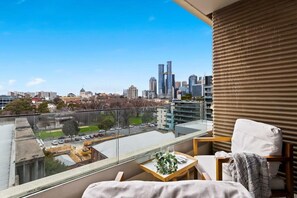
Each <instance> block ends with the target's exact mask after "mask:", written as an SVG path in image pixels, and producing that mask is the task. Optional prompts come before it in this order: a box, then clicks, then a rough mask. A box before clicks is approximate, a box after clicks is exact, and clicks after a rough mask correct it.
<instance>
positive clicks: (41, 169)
mask: <svg viewBox="0 0 297 198" xmlns="http://www.w3.org/2000/svg"><path fill="white" fill-rule="evenodd" d="M39 171H40V172H39V178H42V177H45V170H44V159H42V160H40V161H39Z"/></svg>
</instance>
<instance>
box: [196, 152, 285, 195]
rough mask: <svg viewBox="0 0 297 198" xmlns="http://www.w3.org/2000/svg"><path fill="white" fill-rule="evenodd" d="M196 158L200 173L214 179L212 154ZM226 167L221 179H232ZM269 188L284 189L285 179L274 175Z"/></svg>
mask: <svg viewBox="0 0 297 198" xmlns="http://www.w3.org/2000/svg"><path fill="white" fill-rule="evenodd" d="M195 158H196V159H197V160H198V163H197V165H196V168H197V170H198V171H199V172H200V173H202V172H205V173H207V174H208V175H209V177H210V178H211V180H216V158H215V156H214V155H198V156H195ZM223 166H227V164H223ZM226 171H227V168H224V167H223V181H232V177H231V176H230V173H226ZM270 186H271V190H284V189H285V181H284V180H283V179H282V178H281V177H279V176H275V177H273V178H272V179H271V182H270Z"/></svg>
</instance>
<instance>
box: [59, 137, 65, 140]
mask: <svg viewBox="0 0 297 198" xmlns="http://www.w3.org/2000/svg"><path fill="white" fill-rule="evenodd" d="M65 138H66V137H64V136H61V137H59V138H58V139H59V140H63V139H65Z"/></svg>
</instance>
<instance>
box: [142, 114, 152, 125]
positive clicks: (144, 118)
mask: <svg viewBox="0 0 297 198" xmlns="http://www.w3.org/2000/svg"><path fill="white" fill-rule="evenodd" d="M141 119H142V122H144V123H147V122H151V121H152V120H153V119H154V116H153V113H152V112H149V111H145V112H144V113H143V115H142V118H141Z"/></svg>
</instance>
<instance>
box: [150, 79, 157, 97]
mask: <svg viewBox="0 0 297 198" xmlns="http://www.w3.org/2000/svg"><path fill="white" fill-rule="evenodd" d="M149 90H150V91H153V92H154V93H155V94H157V80H156V78H154V77H151V78H150V81H149Z"/></svg>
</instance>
